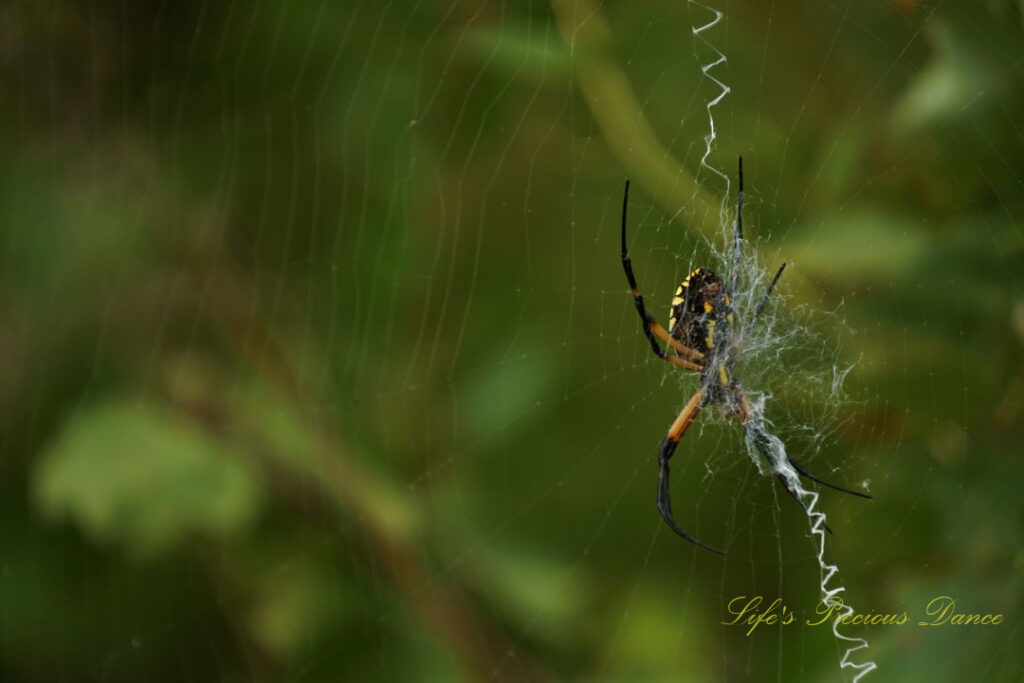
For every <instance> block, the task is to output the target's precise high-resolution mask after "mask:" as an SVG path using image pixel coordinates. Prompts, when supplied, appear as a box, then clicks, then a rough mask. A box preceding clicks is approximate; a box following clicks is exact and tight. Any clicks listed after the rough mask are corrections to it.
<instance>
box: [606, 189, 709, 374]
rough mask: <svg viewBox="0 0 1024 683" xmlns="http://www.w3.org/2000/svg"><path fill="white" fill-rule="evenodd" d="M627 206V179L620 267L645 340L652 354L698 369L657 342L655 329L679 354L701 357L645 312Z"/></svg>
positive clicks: (624, 196)
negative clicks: (631, 248) (631, 249)
mask: <svg viewBox="0 0 1024 683" xmlns="http://www.w3.org/2000/svg"><path fill="white" fill-rule="evenodd" d="M628 207H629V181H628V180H627V181H626V190H625V192H624V193H623V195H622V269H623V270H625V271H626V279H627V280H629V289H630V291H631V292H632V294H633V303H634V305H635V306H636V312H637V313H638V314H639V315H640V321H641V324H642V327H643V330H644V335H645V336H646V337H647V341H649V342H650V343H651V350H652V351H654V354H655V355H656V356H658V358H661V359H662V360H666V361H669V362H672V363H674V364H676V365H683V366H684V367H686V368H688V369H690V370H699V369H700V368H699V367H698V366H696V365H694V364H693V363H691V362H690V361H685V360H681V359H678V358H675V357H671V356H669V354H668V350H667V349H665V350H663V349H662V348H661V346H660V345H659V344H658V338H657V336H656V333H655V330H658V333H660V334H664V336H663V337H662V340H663V341H665V342H666V345H667V346H671V347H672V348H675V349H676V350H677V351H678V352H679V353H680V355H684V356H688V357H690V358H694V359H699V358H703V357H702V356H701V355H700V354H698V353H696V352H694V351H693V350H692V349H688V348H684V347H682V346H679V345H675V346H673V345H672V343H671V342H672V341H673V340H672V339H671V338H670V337H669V333H668V332H666V331H665V330H664V329H663V328H662V327H661V325H660V324H659V323H658V321H657V320H655V319H654V316H652V315H651V314H650V313H648V312H647V308H646V307H645V306H644V297H643V295H642V294H640V289H639V287H638V286H637V284H636V276H635V275H633V261H632V260H631V259H630V258H629V250H628V248H627V247H626V211H627V209H628Z"/></svg>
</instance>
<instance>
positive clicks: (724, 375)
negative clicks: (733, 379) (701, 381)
mask: <svg viewBox="0 0 1024 683" xmlns="http://www.w3.org/2000/svg"><path fill="white" fill-rule="evenodd" d="M718 380H719V381H720V382H721V383H722V386H723V387H727V386H729V373H728V372H726V370H725V366H724V365H719V366H718Z"/></svg>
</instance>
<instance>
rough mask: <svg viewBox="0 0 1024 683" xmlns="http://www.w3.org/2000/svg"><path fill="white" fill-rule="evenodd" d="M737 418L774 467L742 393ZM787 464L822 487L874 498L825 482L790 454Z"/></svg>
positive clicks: (756, 422) (761, 434)
mask: <svg viewBox="0 0 1024 683" xmlns="http://www.w3.org/2000/svg"><path fill="white" fill-rule="evenodd" d="M736 417H738V418H739V420H740V422H742V423H743V426H744V427H745V428H746V430H747V432H748V433H749V434H750V435H751V438H752V439H753V441H754V446H755V447H756V448H757V451H758V453H760V454H761V456H762V457H763V458H764V459H765V460H766V461H767V462H768V464H769V466H770V465H772V464H773V463H772V458H771V454H770V452H769V451H770V449H769V447H768V437H767V436H766V435H765V432H764V429H763V428H762V426H761V424H760V422H759V421H757V420H755V418H754V414H753V411H752V410H751V408H750V401H749V399H747V397H746V395H745V394H743V393H742V392H741V393H740V411H739V412H738V413H737V414H736ZM786 462H788V463H789V464H790V465H792V467H793V469H794V470H796V472H797V474H799V475H800V476H802V477H804V478H805V479H810V480H811V481H814V482H817V483H819V484H821V485H822V486H827V487H829V488H830V489H835V490H836V491H842V492H843V493H848V494H850V495H851V496H858V497H859V498H867V499H869V500H870V499H871V498H872V496H870V495H868V494H866V493H861V492H860V491H853V490H851V489H847V488H843V487H842V486H837V485H836V484H832V483H830V482H827V481H825V480H824V479H821V478H819V477H816V476H814V475H813V474H811V473H810V472H808V471H807V470H806V469H804V467H803V466H802V465H800V463H798V462H796V461H795V460H793V459H792V458H790V457H789V455H788V454H787V455H786ZM778 478H779V481H780V482H782V486H783V487H784V488H785V489H786V492H787V493H789V495H791V496H792V497H793V499H794V500H795V501H796V502H798V503H800V505H801V507H804V509H805V510H806V509H807V508H806V506H804V504H803V501H801V500H800V497H799V495H797V493H796V491H794V490H793V489H792V488H791V487H790V485H789V482H788V481H787V480H786V478H785V477H783V476H782V475H781V474H779V475H778ZM825 529H826V530H827V531H828V532H829V533H832V529H830V528H829V527H828V525H827V524H826V525H825Z"/></svg>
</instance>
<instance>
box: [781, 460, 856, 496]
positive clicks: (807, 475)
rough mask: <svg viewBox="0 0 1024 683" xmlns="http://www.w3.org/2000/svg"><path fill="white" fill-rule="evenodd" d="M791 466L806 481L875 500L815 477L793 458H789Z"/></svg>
mask: <svg viewBox="0 0 1024 683" xmlns="http://www.w3.org/2000/svg"><path fill="white" fill-rule="evenodd" d="M789 464H790V465H792V466H793V469H794V470H796V471H797V473H798V474H799V475H800V476H802V477H804V478H806V479H810V480H811V481H816V482H818V483H819V484H821V485H822V486H827V487H829V488H830V489H833V490H835V491H841V492H843V493H849V494H850V495H851V496H857V497H858V498H866V499H868V500H873V499H874V496H872V495H870V494H867V493H863V492H861V491H854V490H852V489H845V488H843V487H842V486H836V485H835V484H830V483H829V482H827V481H825V480H824V479H820V478H818V477H816V476H814V475H813V474H811V473H810V472H808V471H807V470H805V469H804V468H803V466H802V465H800V463H798V462H797V461H796V460H794V459H793V458H789Z"/></svg>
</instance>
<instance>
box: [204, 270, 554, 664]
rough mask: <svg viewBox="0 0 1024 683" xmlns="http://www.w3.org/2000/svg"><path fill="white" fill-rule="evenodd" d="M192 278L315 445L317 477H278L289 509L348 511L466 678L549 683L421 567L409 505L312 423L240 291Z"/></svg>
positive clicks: (219, 277) (299, 391)
mask: <svg viewBox="0 0 1024 683" xmlns="http://www.w3.org/2000/svg"><path fill="white" fill-rule="evenodd" d="M193 272H194V275H195V276H196V278H197V279H198V281H199V285H200V289H202V290H204V291H205V292H206V294H207V298H206V299H205V301H206V302H207V304H208V305H211V306H212V307H213V309H214V311H215V314H216V315H215V318H216V320H217V322H218V323H219V324H220V326H221V328H222V329H223V331H224V332H225V333H226V334H227V335H228V337H229V338H230V339H231V341H232V343H233V345H234V346H235V347H236V349H237V350H238V351H239V352H240V353H241V355H242V356H243V357H244V358H245V359H246V360H247V361H249V362H250V363H251V365H252V366H253V367H254V368H256V369H257V370H258V371H259V372H260V374H262V375H263V376H264V377H265V378H267V379H268V380H269V381H270V383H271V384H272V385H273V386H274V387H276V388H277V390H279V391H280V392H281V393H282V394H284V396H285V397H286V398H287V399H288V400H289V401H290V402H291V403H292V404H293V405H294V407H295V409H296V412H297V413H298V415H299V416H300V419H301V421H302V423H303V425H304V426H305V428H306V430H307V432H308V434H309V436H310V442H311V443H312V444H313V445H314V448H315V450H316V456H317V458H319V465H320V466H321V467H320V471H322V472H323V473H324V476H323V477H313V476H311V474H310V473H308V472H303V471H301V468H298V467H297V468H296V471H293V472H285V473H283V474H284V477H285V478H286V479H287V480H288V481H290V484H291V485H290V486H289V487H286V488H289V489H290V490H291V491H292V492H293V495H295V494H294V492H295V491H298V492H299V493H298V494H297V495H298V498H299V500H297V501H295V502H297V503H298V504H299V506H300V507H308V503H309V500H308V499H311V498H315V497H316V496H317V493H318V489H319V490H320V491H323V490H324V489H326V490H325V491H323V492H324V493H326V497H327V499H328V500H331V501H333V502H334V504H336V505H337V506H338V507H341V508H348V509H349V510H350V513H351V514H350V516H351V518H352V519H353V520H354V521H355V522H356V523H357V524H359V525H360V526H361V528H362V529H363V531H364V532H365V533H366V535H367V538H368V541H369V542H368V545H369V546H370V548H371V552H372V554H373V561H374V565H375V566H380V567H383V568H384V570H385V572H386V574H387V576H388V578H389V579H390V580H391V581H392V582H393V583H394V584H395V586H396V588H397V589H398V590H399V591H400V592H401V593H402V594H404V595H405V596H406V598H407V600H408V603H409V605H410V606H411V608H412V609H413V611H414V612H415V613H416V614H418V615H419V617H420V619H422V620H423V622H424V624H425V626H426V627H427V629H428V630H429V631H430V633H432V634H433V635H434V636H435V637H438V638H440V639H442V640H444V641H446V642H447V644H448V646H449V648H450V650H451V651H452V652H454V653H455V654H456V655H457V657H458V659H459V661H460V662H461V663H462V665H463V668H464V669H465V672H466V674H467V677H468V678H470V679H473V680H483V679H491V678H495V677H498V676H500V677H501V678H502V679H522V680H531V681H544V680H549V679H550V676H549V675H547V673H546V672H544V671H543V670H542V669H540V668H539V666H538V665H537V664H536V663H535V662H534V661H533V660H532V659H531V658H529V657H527V656H525V655H524V654H523V653H522V652H512V649H513V648H512V644H511V643H510V642H509V641H510V638H509V637H508V636H506V635H504V634H500V633H498V632H496V630H495V629H494V628H493V627H492V626H491V625H489V624H485V622H484V620H483V619H482V618H480V617H479V616H478V615H476V614H475V613H474V611H473V608H472V606H471V604H470V603H469V602H468V601H467V600H466V599H465V598H464V597H463V596H462V595H461V593H460V591H459V590H458V589H457V588H456V587H455V586H454V585H452V583H451V582H450V581H448V580H446V579H445V578H443V577H441V576H438V575H437V574H436V573H435V572H433V571H432V570H431V569H430V568H429V567H428V565H427V562H426V560H425V557H424V553H423V551H422V548H421V547H420V545H421V542H420V540H419V538H418V537H419V531H418V529H419V524H418V522H419V519H420V518H419V516H418V515H417V511H416V510H415V509H414V508H413V505H412V504H411V503H409V502H408V500H407V499H406V498H405V497H403V496H401V495H400V494H399V493H398V492H397V491H394V490H393V488H392V487H390V486H388V485H387V484H386V483H385V482H384V481H382V480H380V479H379V478H377V477H375V476H374V475H372V474H371V473H370V472H368V471H366V470H365V469H363V468H362V467H360V465H359V463H358V461H357V460H356V459H355V458H353V457H351V456H349V455H348V454H347V452H348V450H347V449H346V448H345V447H343V446H342V444H341V442H340V439H339V438H338V437H337V435H336V434H335V433H334V431H333V429H332V428H331V427H330V425H328V424H325V423H324V422H323V421H322V420H320V419H318V418H317V411H316V410H315V407H314V406H313V405H312V404H311V403H310V401H309V399H308V398H307V396H308V394H307V393H306V392H305V391H304V390H303V387H302V386H301V384H300V381H299V379H298V378H297V376H296V373H294V372H293V370H292V369H291V366H290V364H289V362H288V360H287V357H286V356H285V353H284V351H283V349H282V348H281V346H280V345H279V344H278V343H277V341H276V339H275V338H274V335H273V333H272V332H271V331H270V329H269V328H268V327H267V325H265V324H264V323H263V321H262V320H261V319H260V318H259V316H258V315H256V314H255V312H254V311H252V307H251V306H250V305H249V304H248V302H246V301H245V300H244V298H243V297H242V296H241V294H240V290H239V288H238V287H237V286H235V285H234V283H233V282H231V281H230V280H229V278H227V277H225V276H224V275H223V274H222V273H221V272H220V271H218V270H216V269H214V268H210V269H208V270H206V271H204V272H200V271H199V270H198V269H197V270H195V271H193ZM287 467H288V465H287V460H286V459H277V460H276V462H275V463H274V466H272V467H270V468H264V469H263V471H264V472H265V473H268V474H269V475H270V476H271V477H273V478H275V480H276V479H277V478H276V477H275V476H274V472H275V470H276V471H280V469H281V468H287ZM271 483H272V484H273V483H277V482H276V481H275V482H271ZM271 488H272V489H276V490H278V491H279V492H280V490H282V489H281V488H280V487H275V486H271ZM302 499H307V500H302Z"/></svg>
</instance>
